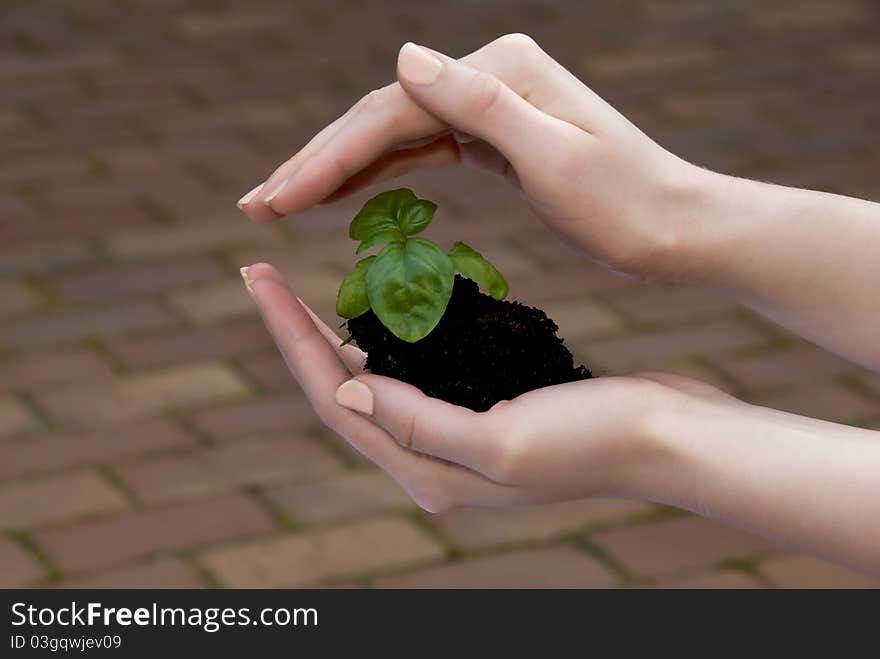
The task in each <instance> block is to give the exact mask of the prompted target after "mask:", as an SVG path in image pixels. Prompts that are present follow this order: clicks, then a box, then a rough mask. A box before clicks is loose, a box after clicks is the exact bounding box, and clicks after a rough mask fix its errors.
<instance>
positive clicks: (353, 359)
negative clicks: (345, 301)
mask: <svg viewBox="0 0 880 659" xmlns="http://www.w3.org/2000/svg"><path fill="white" fill-rule="evenodd" d="M296 299H297V301H298V302H299V303H300V304H301V305H302V307H303V309H305V310H306V313H308V314H309V317H310V318H311V319H312V322H313V323H315V327H317V328H318V331H319V332H320V333H321V335H322V336H323V337H324V339H326V341H327V343H329V344H330V347H331V348H333V349H334V350H335V351H336V354H337V355H338V356H339V358H340V359H341V360H342V363H344V364H345V366H346V368H348V370H349V371H350V372H351V374H352V375H357V374H359V373H363V372H364V362H365V361H367V355H366V353H365V352H364V351H363V350H361V349H360V348H358V347H357V346H353V345H351V344H350V343H347V344H345V345H342V339H341V338H339V335H338V334H337V333H336V332H334V331H333V330H332V329H330V328H329V327H328V326H327V324H326V323H325V322H324V321H323V320H321V319H320V318H319V317H318V315H317V314H316V313H315V312H314V311H312V310H311V309H310V308H309V305H307V304H306V303H305V302H303V301H302V300H301V299H300V298H296Z"/></svg>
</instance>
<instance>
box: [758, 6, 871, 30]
mask: <svg viewBox="0 0 880 659" xmlns="http://www.w3.org/2000/svg"><path fill="white" fill-rule="evenodd" d="M749 18H750V20H751V22H753V23H754V24H755V25H757V26H758V27H760V28H761V29H764V30H771V31H777V30H780V31H781V30H791V29H806V30H809V29H817V30H829V29H834V28H840V27H844V26H847V25H851V24H853V23H858V22H861V21H864V20H869V19H870V18H871V15H870V14H869V13H868V12H867V11H866V8H865V4H864V3H862V2H859V1H858V0H838V2H835V3H833V4H832V5H829V4H828V3H826V2H822V1H821V0H805V1H796V0H783V1H782V2H776V3H773V4H772V5H768V6H767V7H762V8H761V11H758V12H754V13H753V14H752V13H750V14H749Z"/></svg>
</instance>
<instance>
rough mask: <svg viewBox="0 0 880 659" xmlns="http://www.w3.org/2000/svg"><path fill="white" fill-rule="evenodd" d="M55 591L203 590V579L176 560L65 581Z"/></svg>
mask: <svg viewBox="0 0 880 659" xmlns="http://www.w3.org/2000/svg"><path fill="white" fill-rule="evenodd" d="M55 587H56V588H77V589H79V588H87V589H89V588H97V589H101V588H161V589H172V588H204V587H205V584H204V582H203V581H202V579H201V577H199V575H198V574H197V573H196V572H195V570H193V569H192V568H191V567H189V566H188V565H186V564H184V563H183V562H181V561H180V560H178V559H176V558H160V559H157V560H154V561H149V562H147V563H143V564H141V565H133V566H131V567H124V568H121V569H115V570H109V571H107V572H100V573H98V574H93V575H89V576H83V577H75V578H71V579H64V580H63V581H60V582H59V583H57V584H55Z"/></svg>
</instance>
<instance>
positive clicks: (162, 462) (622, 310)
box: [0, 0, 880, 588]
mask: <svg viewBox="0 0 880 659" xmlns="http://www.w3.org/2000/svg"><path fill="white" fill-rule="evenodd" d="M6 4H7V6H5V7H4V17H3V21H2V24H0V35H2V38H0V82H2V89H3V92H2V96H3V99H4V102H3V103H2V104H0V142H2V144H3V154H4V158H3V162H2V164H0V241H2V246H3V247H2V255H0V277H2V279H0V586H4V587H8V586H56V587H64V586H107V587H124V586H146V585H153V586H162V587H175V586H177V587H185V586H186V587H199V586H205V587H224V586H226V587H230V586H281V585H305V586H311V585H320V584H334V585H355V586H374V587H386V586H387V587H412V586H444V585H446V586H583V587H592V586H598V587H603V586H620V587H633V586H657V587H677V588H697V587H731V588H749V587H772V586H783V587H797V586H804V587H810V586H820V587H822V586H835V585H837V586H847V587H859V586H868V585H877V584H876V582H873V584H872V582H871V581H870V580H868V579H867V578H864V577H860V576H858V575H855V574H853V573H851V572H849V571H847V570H844V569H842V568H838V567H835V566H832V565H830V564H828V563H825V562H823V561H820V560H818V559H814V558H809V557H804V556H797V555H793V554H789V553H786V552H785V551H782V550H780V549H779V548H777V547H774V546H772V545H771V544H768V543H767V542H765V541H762V540H760V539H757V538H754V537H753V536H749V535H747V534H743V533H741V532H739V531H734V530H732V529H728V528H725V527H722V526H720V525H718V524H715V523H711V522H707V521H705V520H700V519H697V518H694V517H691V516H688V515H683V514H680V513H677V512H675V511H670V510H667V509H665V508H661V507H656V506H650V505H647V504H641V503H634V502H625V501H587V502H575V503H569V504H564V505H558V506H551V507H549V508H543V509H531V510H517V511H481V510H469V511H458V512H454V513H450V514H448V515H442V516H432V515H427V514H424V513H422V512H420V511H418V510H417V509H415V508H414V507H413V506H412V504H411V503H410V502H409V500H408V499H407V497H406V496H405V495H404V494H403V493H402V492H401V491H400V489H399V488H398V487H397V486H396V485H395V484H394V483H393V482H391V481H390V480H389V479H388V478H387V477H385V476H384V475H383V474H381V473H380V472H378V471H377V470H376V469H374V468H373V467H371V466H370V465H367V464H366V463H365V462H364V461H363V460H362V459H361V458H359V456H357V455H356V454H355V453H354V452H353V451H351V450H349V449H347V448H346V447H345V446H343V445H341V444H340V443H339V442H338V440H336V439H335V438H333V437H331V436H330V434H329V433H328V432H327V431H326V430H324V429H322V428H321V426H320V424H319V423H318V421H317V419H316V418H315V417H314V415H313V414H312V413H311V411H310V410H309V408H308V406H307V405H306V403H305V401H304V399H303V397H302V395H301V394H300V393H299V392H298V390H297V389H296V387H295V385H294V384H293V382H292V380H291V379H290V378H289V377H288V375H287V373H286V372H285V370H284V367H283V364H282V363H281V360H280V359H279V357H278V356H277V354H276V352H275V350H274V347H273V346H272V345H271V343H270V342H269V340H268V338H267V336H266V334H265V332H264V330H263V328H262V326H261V325H260V323H259V321H258V319H257V318H256V315H255V313H254V309H253V307H252V305H251V304H250V301H249V300H248V298H247V296H246V295H244V293H243V290H242V288H241V283H240V281H239V280H238V273H237V269H238V267H239V266H240V265H242V264H246V263H251V262H254V261H256V260H263V259H265V260H269V261H272V262H274V263H276V264H277V265H278V266H280V267H281V269H282V270H283V271H284V272H285V273H286V274H287V275H288V276H289V277H290V278H291V279H292V280H293V281H294V283H295V284H296V286H297V290H298V292H299V293H300V294H301V295H302V296H303V297H304V298H305V299H307V300H308V301H309V302H310V303H312V305H313V306H314V308H316V309H317V310H319V311H320V312H321V313H323V314H325V315H327V314H330V313H332V309H333V295H334V292H335V287H336V285H337V282H338V280H339V277H340V275H341V274H342V273H343V272H345V270H346V268H347V267H348V266H349V264H350V256H351V255H350V242H349V241H348V239H347V236H346V235H345V231H344V228H345V226H346V224H347V223H348V220H349V218H350V217H351V213H352V210H353V209H354V208H356V207H357V206H358V205H359V203H360V202H361V201H362V200H363V198H364V195H360V196H359V197H358V198H357V199H354V200H352V201H350V202H345V203H343V204H341V205H339V206H338V207H322V208H318V209H314V210H312V211H310V212H309V213H307V214H305V215H304V216H302V217H301V218H297V219H295V220H290V221H287V222H285V223H283V224H282V225H279V226H273V227H256V226H254V225H253V224H249V223H248V222H246V221H245V220H244V219H243V218H242V216H241V215H240V214H239V213H238V211H237V209H236V208H235V205H234V203H235V200H236V199H237V198H238V197H239V196H240V195H241V194H242V193H243V192H244V191H246V190H248V189H250V187H251V186H253V185H254V184H255V183H256V182H258V181H260V180H262V177H263V176H265V175H266V174H267V173H268V172H269V171H270V170H271V169H272V168H273V166H274V165H276V164H277V163H278V162H279V161H281V160H282V159H283V158H285V157H286V156H288V155H289V154H290V153H291V152H292V151H293V150H295V149H296V148H297V147H298V146H299V145H300V144H302V143H303V141H304V140H305V139H307V138H308V137H309V136H310V135H311V134H313V133H314V131H315V130H317V129H318V128H320V127H321V126H322V125H323V124H324V123H325V122H327V121H328V120H330V119H332V118H333V117H335V116H336V115H337V114H338V113H340V112H341V111H342V110H344V109H345V108H346V107H347V106H348V105H349V104H351V103H352V102H353V101H354V100H356V99H357V98H358V97H359V96H360V95H362V94H363V93H365V92H367V91H369V90H370V89H372V88H374V87H376V86H379V85H381V84H383V83H385V82H386V81H388V80H389V78H390V76H391V75H392V73H393V67H394V57H395V53H396V50H397V48H398V47H399V46H400V45H401V43H402V42H404V41H405V40H408V39H412V40H416V41H420V42H423V43H427V44H429V45H434V46H437V47H439V48H442V49H444V50H446V51H448V52H450V53H454V54H461V53H463V52H465V51H467V50H470V49H472V48H473V47H475V46H478V45H479V44H482V43H484V42H486V41H488V40H490V39H492V38H494V37H496V36H498V35H500V34H503V33H505V32H510V31H529V32H530V33H532V34H533V35H534V36H535V37H536V38H537V39H538V40H539V41H540V42H541V43H542V44H543V45H544V46H545V47H546V48H547V49H548V50H549V51H550V53H551V54H553V55H554V56H556V57H557V58H558V59H560V60H561V61H562V62H563V63H564V64H565V65H566V66H568V67H570V68H571V69H572V70H573V71H575V72H576V73H577V74H579V75H580V76H582V77H583V78H584V79H585V80H586V81H587V82H588V83H589V84H590V85H592V86H593V87H594V88H595V89H596V90H597V91H598V92H599V93H600V94H602V95H604V96H606V97H607V98H609V99H610V100H611V101H612V102H613V103H614V104H615V105H616V106H617V107H618V108H619V109H621V110H622V111H623V112H624V113H625V114H627V115H628V116H630V117H632V118H633V119H634V120H635V121H636V122H637V123H638V124H639V125H640V126H641V127H642V128H643V129H644V130H645V131H646V132H648V133H649V134H651V135H652V136H653V137H655V138H656V139H657V140H658V141H659V142H660V143H661V144H663V145H665V146H666V147H668V148H670V149H671V150H673V151H675V152H677V153H679V154H681V155H682V156H684V157H686V158H689V159H691V160H693V161H696V162H699V163H701V164H703V165H706V166H708V167H714V168H719V169H722V170H724V171H728V172H732V173H737V174H741V175H746V176H754V177H759V178H763V179H768V180H775V181H779V182H784V183H790V184H796V185H803V186H812V187H818V188H821V189H826V190H832V191H838V192H843V193H849V194H854V195H862V196H867V197H871V198H875V199H877V198H880V183H878V181H877V176H876V173H877V166H876V165H877V162H878V157H880V114H878V107H880V86H878V85H877V71H878V68H880V38H878V37H880V9H878V7H877V4H876V3H874V2H871V1H870V0H845V1H842V2H835V3H829V2H825V1H824V0H773V2H758V1H757V0H750V1H748V2H731V1H729V0H714V1H713V2H701V1H699V0H675V1H672V2H663V3H657V2H650V1H649V0H633V1H632V2H627V3H618V2H591V3H582V2H574V1H573V0H572V1H563V2H556V3H537V2H530V1H526V0H511V1H510V2H503V3H502V2H490V3H479V6H477V5H473V4H468V3H464V4H462V3H451V4H447V3H428V2H409V3H396V4H395V5H394V6H393V8H387V7H386V8H384V9H383V11H382V12H377V11H376V10H375V8H374V7H371V6H370V5H369V3H355V2H350V1H347V0H337V1H336V2H326V1H323V2H316V1H314V0H302V1H300V2H296V3H291V2H280V1H276V0H256V1H255V2H250V3H248V4H247V7H246V8H245V7H243V6H242V5H241V3H235V2H232V0H198V1H195V0H194V1H192V2H189V3H188V2H184V1H183V0H149V1H147V0H133V1H132V2H126V3H117V2H114V1H113V0H89V1H88V2H79V1H74V0H64V1H62V2H47V1H38V0H31V1H28V2H24V1H14V2H10V3H6ZM407 183H408V184H410V185H411V186H413V187H415V188H416V189H417V190H418V191H419V193H420V194H422V195H424V196H427V197H429V198H432V199H434V200H436V201H437V202H438V203H439V204H440V207H441V211H440V213H441V215H443V216H444V217H443V220H444V221H443V222H442V223H440V224H438V226H437V227H436V229H432V231H433V233H434V236H435V237H437V238H439V239H440V240H441V241H442V240H447V239H465V240H468V241H471V242H473V243H474V244H477V245H479V248H480V249H481V251H483V252H484V253H486V254H487V256H489V257H490V258H491V259H492V260H493V261H494V262H496V263H497V264H499V266H501V268H502V270H503V271H504V272H505V273H506V274H507V275H508V276H509V279H510V280H511V284H512V291H513V293H514V295H517V296H519V297H521V298H522V299H524V300H527V301H530V302H532V303H534V304H538V305H541V306H544V307H545V308H546V309H548V310H549V311H550V312H551V314H552V315H553V316H554V317H556V318H557V319H558V320H559V322H560V324H561V325H562V327H563V331H564V334H565V336H566V337H567V339H568V341H569V343H570V345H571V346H572V347H573V348H574V350H575V351H576V352H577V353H578V355H579V356H580V357H582V358H583V359H585V360H588V361H589V363H590V364H592V365H595V366H597V367H598V368H599V369H600V370H609V371H620V370H625V369H631V368H643V367H652V368H653V367H661V368H669V369H673V370H677V371H679V372H684V373H689V374H692V375H697V376H699V377H703V378H706V379H707V380H710V381H712V382H715V383H716V384H719V385H721V386H723V387H725V388H727V389H729V390H730V391H732V392H734V393H736V394H738V395H741V396H744V397H746V398H748V399H751V400H756V401H761V402H763V403H766V404H772V405H777V406H780V407H784V408H786V409H790V410H794V411H798V412H802V413H807V414H813V415H816V416H821V417H824V418H829V419H834V420H839V421H845V422H850V423H857V424H862V425H867V426H870V427H880V379H878V378H877V376H871V375H868V374H866V373H864V372H863V371H861V370H860V369H858V368H856V367H854V366H852V365H850V364H848V363H846V362H844V361H842V360H840V359H837V358H835V357H832V356H830V355H827V354H826V353H824V352H822V351H821V350H819V349H817V348H815V347H812V346H810V345H808V344H806V343H804V342H803V341H801V340H798V339H795V338H793V337H791V336H789V335H787V334H786V333H785V332H783V331H782V330H780V329H779V328H777V327H774V326H772V325H771V324H769V323H768V322H766V321H763V320H760V319H758V318H756V317H754V316H753V315H751V314H749V313H748V312H746V311H744V310H742V309H738V308H736V307H735V306H733V305H731V304H729V303H727V302H725V301H723V300H719V299H717V298H714V297H711V296H707V295H705V294H704V293H702V292H700V291H696V290H693V289H690V288H686V287H654V288H645V287H639V286H637V285H635V284H633V283H632V282H628V281H626V280H623V279H619V278H616V277H614V276H613V275H610V274H608V273H607V272H604V271H601V270H599V269H597V268H595V267H593V266H591V265H589V264H587V263H585V262H583V261H580V260H578V258H577V257H576V256H575V255H573V254H571V253H570V252H567V251H565V248H564V247H562V246H561V245H560V244H559V243H558V241H557V240H556V239H555V238H553V237H551V236H549V235H547V234H546V233H545V232H543V231H542V230H541V229H540V228H539V227H538V225H537V224H536V223H535V222H534V221H532V220H531V219H530V218H529V216H528V213H527V211H525V210H524V209H523V208H522V207H521V205H520V204H519V202H518V200H517V199H516V197H515V196H514V195H513V194H511V193H510V192H509V191H508V190H506V189H505V188H504V186H503V185H502V184H501V183H499V182H498V181H495V180H488V179H485V178H483V177H481V176H477V175H474V174H473V173H463V172H458V171H453V170H448V171H438V172H433V173H431V174H430V175H424V174H422V175H418V176H410V177H408V180H407ZM475 218H476V220H477V221H475Z"/></svg>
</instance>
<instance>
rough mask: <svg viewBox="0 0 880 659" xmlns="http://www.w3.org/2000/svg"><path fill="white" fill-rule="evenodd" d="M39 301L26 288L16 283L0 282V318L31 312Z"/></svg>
mask: <svg viewBox="0 0 880 659" xmlns="http://www.w3.org/2000/svg"><path fill="white" fill-rule="evenodd" d="M39 303H40V300H39V298H38V297H37V296H36V295H35V294H34V292H33V291H31V290H30V289H29V288H28V287H27V286H25V285H24V284H23V283H21V282H17V281H0V317H2V316H15V315H20V314H24V313H25V312H28V311H32V310H34V309H36V308H37V307H38V306H39Z"/></svg>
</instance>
